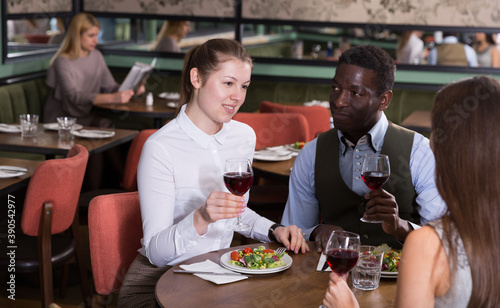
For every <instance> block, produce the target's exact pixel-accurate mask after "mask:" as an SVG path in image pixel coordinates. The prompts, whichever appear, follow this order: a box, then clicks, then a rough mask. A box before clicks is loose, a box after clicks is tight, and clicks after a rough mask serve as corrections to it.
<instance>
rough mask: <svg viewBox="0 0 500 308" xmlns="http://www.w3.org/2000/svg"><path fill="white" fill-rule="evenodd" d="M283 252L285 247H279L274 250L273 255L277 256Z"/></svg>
mask: <svg viewBox="0 0 500 308" xmlns="http://www.w3.org/2000/svg"><path fill="white" fill-rule="evenodd" d="M285 251H286V248H285V247H280V248H278V249H276V250H275V251H274V253H275V254H277V255H279V254H282V253H284V252H285Z"/></svg>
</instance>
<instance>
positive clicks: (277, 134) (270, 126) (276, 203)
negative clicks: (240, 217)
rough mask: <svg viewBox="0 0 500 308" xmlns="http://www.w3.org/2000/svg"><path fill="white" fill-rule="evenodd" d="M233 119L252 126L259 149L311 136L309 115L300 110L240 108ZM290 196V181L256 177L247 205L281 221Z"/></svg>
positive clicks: (274, 219) (276, 220)
mask: <svg viewBox="0 0 500 308" xmlns="http://www.w3.org/2000/svg"><path fill="white" fill-rule="evenodd" d="M233 119H234V120H236V121H240V122H243V123H246V124H248V125H250V127H252V128H253V130H254V131H255V134H256V136H257V142H256V146H255V148H256V149H261V148H264V147H270V146H278V145H284V144H290V143H295V142H297V141H304V140H308V139H307V138H308V136H309V124H308V123H307V119H306V118H305V117H304V116H303V115H301V114H298V113H245V112H238V113H237V114H235V115H234V117H233ZM287 198H288V184H283V183H274V182H272V181H269V180H268V179H262V180H260V179H259V178H257V177H255V180H254V185H252V187H251V188H250V198H249V200H248V207H249V208H251V209H252V210H254V211H256V212H257V213H259V214H261V215H262V216H265V217H267V218H269V219H271V220H273V221H275V222H279V221H280V220H281V215H282V214H283V210H284V208H285V204H286V200H287ZM243 242H244V240H243Z"/></svg>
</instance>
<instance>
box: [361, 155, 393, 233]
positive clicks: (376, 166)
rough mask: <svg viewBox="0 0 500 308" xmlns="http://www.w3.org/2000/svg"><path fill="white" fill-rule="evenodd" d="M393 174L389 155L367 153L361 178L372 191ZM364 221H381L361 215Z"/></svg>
mask: <svg viewBox="0 0 500 308" xmlns="http://www.w3.org/2000/svg"><path fill="white" fill-rule="evenodd" d="M390 175H391V167H390V165H389V156H387V155H384V154H378V153H374V154H365V158H364V160H363V165H362V166H361V178H362V179H363V182H365V184H366V186H368V188H370V190H371V191H374V190H377V189H379V188H380V187H382V186H383V185H384V184H385V182H387V180H388V179H389V176H390ZM361 221H362V222H367V223H381V221H379V220H368V219H364V218H363V217H361Z"/></svg>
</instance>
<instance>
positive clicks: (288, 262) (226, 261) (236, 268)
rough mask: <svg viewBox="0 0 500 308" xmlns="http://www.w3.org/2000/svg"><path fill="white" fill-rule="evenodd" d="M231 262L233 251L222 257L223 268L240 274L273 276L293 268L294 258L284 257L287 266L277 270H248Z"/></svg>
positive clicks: (276, 268)
mask: <svg viewBox="0 0 500 308" xmlns="http://www.w3.org/2000/svg"><path fill="white" fill-rule="evenodd" d="M229 261H231V251H229V252H226V253H225V254H223V255H222V256H221V257H220V265H221V266H222V267H225V268H227V269H229V270H232V271H235V272H238V273H243V274H271V273H277V272H281V271H284V270H286V269H287V268H289V267H290V266H292V262H293V260H292V258H291V257H290V256H289V255H284V256H283V261H285V266H281V267H275V268H266V269H253V268H246V267H242V266H237V265H232V264H230V263H229Z"/></svg>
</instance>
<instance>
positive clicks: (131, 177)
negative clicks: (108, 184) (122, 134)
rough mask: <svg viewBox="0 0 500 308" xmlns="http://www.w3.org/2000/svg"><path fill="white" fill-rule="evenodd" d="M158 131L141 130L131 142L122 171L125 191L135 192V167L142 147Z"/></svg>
mask: <svg viewBox="0 0 500 308" xmlns="http://www.w3.org/2000/svg"><path fill="white" fill-rule="evenodd" d="M157 131H158V129H144V130H141V131H140V132H139V133H138V134H137V135H136V136H135V137H134V140H132V143H131V144H130V148H129V150H128V154H127V159H126V160H125V169H124V171H123V189H124V190H126V191H136V190H137V166H138V165H139V158H141V152H142V147H143V146H144V143H145V142H146V140H147V139H148V138H149V136H151V135H152V134H154V133H156V132H157Z"/></svg>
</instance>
